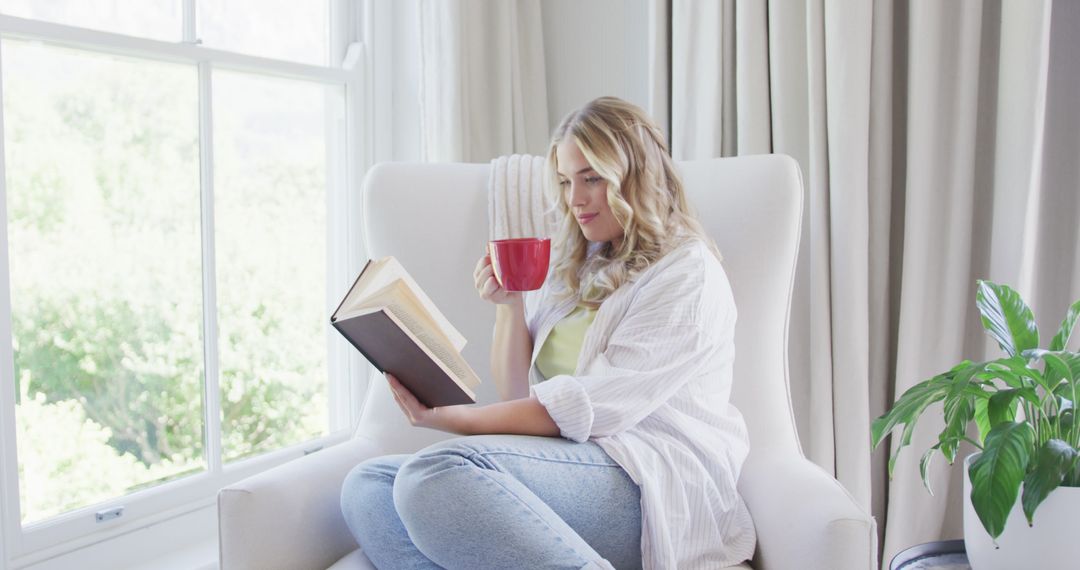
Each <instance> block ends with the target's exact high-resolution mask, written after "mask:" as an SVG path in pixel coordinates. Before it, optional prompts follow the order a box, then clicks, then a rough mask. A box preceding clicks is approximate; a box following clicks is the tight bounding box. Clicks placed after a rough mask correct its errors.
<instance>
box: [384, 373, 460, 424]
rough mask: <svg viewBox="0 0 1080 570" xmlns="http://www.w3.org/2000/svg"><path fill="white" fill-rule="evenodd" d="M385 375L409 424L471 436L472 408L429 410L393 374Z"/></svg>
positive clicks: (456, 407) (453, 407)
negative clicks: (470, 415)
mask: <svg viewBox="0 0 1080 570" xmlns="http://www.w3.org/2000/svg"><path fill="white" fill-rule="evenodd" d="M385 375H386V380H387V381H389V382H390V391H391V392H393V394H394V399H395V400H397V403H398V406H400V407H401V411H403V412H405V415H406V416H407V417H408V418H409V423H411V424H412V425H414V426H417V427H426V428H431V429H437V430H440V431H446V432H450V433H456V434H458V435H469V433H468V425H469V414H470V413H472V408H469V407H467V406H442V407H438V408H429V407H427V406H425V405H424V404H423V403H421V402H420V400H417V399H416V396H414V395H413V393H412V392H411V391H409V389H408V388H406V387H405V385H404V384H402V383H401V382H400V381H399V380H398V379H397V378H395V377H394V375H393V374H390V373H389V372H387V373H386V374H385Z"/></svg>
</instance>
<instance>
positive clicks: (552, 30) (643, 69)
mask: <svg viewBox="0 0 1080 570" xmlns="http://www.w3.org/2000/svg"><path fill="white" fill-rule="evenodd" d="M648 2H649V0H625V1H623V0H543V2H542V5H541V6H542V12H543V18H544V68H545V70H546V73H547V85H548V89H547V96H548V121H549V122H550V123H551V127H552V128H554V127H555V126H556V125H558V123H559V121H561V120H562V118H563V116H565V115H566V114H567V113H569V112H570V111H573V110H574V109H576V108H578V107H580V106H581V105H583V104H585V103H587V102H588V101H589V100H591V99H594V98H596V97H599V96H601V95H614V96H616V97H620V98H623V99H626V100H627V101H630V102H631V103H635V104H637V105H640V106H641V107H643V108H647V106H648V61H649V60H648V47H649V42H648V35H647V34H648Z"/></svg>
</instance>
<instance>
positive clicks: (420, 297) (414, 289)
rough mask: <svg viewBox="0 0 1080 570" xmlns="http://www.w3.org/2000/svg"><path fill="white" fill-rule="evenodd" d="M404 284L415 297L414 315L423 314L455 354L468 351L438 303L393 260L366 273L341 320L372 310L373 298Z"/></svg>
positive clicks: (348, 299)
mask: <svg viewBox="0 0 1080 570" xmlns="http://www.w3.org/2000/svg"><path fill="white" fill-rule="evenodd" d="M396 280H400V281H401V282H402V283H403V284H404V285H405V286H406V287H407V288H408V290H409V291H410V292H411V293H412V295H411V298H410V299H409V301H410V304H413V305H414V310H413V312H414V313H417V314H421V315H423V316H424V318H426V319H430V321H431V323H432V324H433V325H434V326H435V327H436V328H437V329H438V330H439V332H440V333H441V334H442V335H443V336H445V337H446V338H447V339H448V340H449V341H450V344H451V345H452V346H453V347H454V350H455V351H457V352H461V351H462V350H464V349H465V344H466V342H467V341H466V339H465V336H464V335H462V334H461V332H459V331H458V330H457V329H456V328H454V326H453V325H452V324H450V321H449V320H448V319H447V318H446V316H444V315H443V314H442V311H440V310H439V308H438V307H436V306H435V303H434V302H433V301H432V300H431V299H430V298H429V297H428V296H427V294H426V293H424V290H423V289H421V288H420V285H419V284H417V283H416V281H415V280H414V279H413V278H412V276H411V275H409V272H408V271H406V270H405V267H404V266H402V265H401V263H400V262H398V260H397V259H396V258H394V257H393V256H388V257H384V258H382V259H379V260H377V261H371V262H370V263H369V265H368V266H367V267H366V268H365V270H364V271H363V273H361V275H360V277H359V278H358V279H357V282H356V284H354V285H353V288H352V289H351V290H350V291H349V293H348V294H347V295H346V300H345V301H344V302H343V303H342V305H341V308H340V309H339V311H338V312H339V314H338V315H337V318H345V317H347V316H348V314H349V313H355V312H356V311H358V310H361V309H362V308H364V307H371V306H372V304H371V303H370V302H369V301H370V299H369V297H371V296H373V295H377V294H378V293H379V292H380V291H381V290H382V289H385V288H386V287H387V286H389V285H390V284H391V283H393V282H394V281H396Z"/></svg>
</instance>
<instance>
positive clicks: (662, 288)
mask: <svg viewBox="0 0 1080 570" xmlns="http://www.w3.org/2000/svg"><path fill="white" fill-rule="evenodd" d="M556 281H557V280H556V279H555V276H554V275H549V276H548V280H547V281H546V282H545V284H544V287H543V288H541V289H540V290H538V291H534V292H530V293H527V294H526V295H525V318H526V322H527V323H528V326H529V333H530V334H531V336H532V338H533V355H532V360H533V363H534V365H533V367H532V368H531V370H530V384H531V388H530V392H531V394H532V395H535V396H536V397H537V398H538V399H539V400H540V403H542V404H543V405H544V407H545V408H546V409H547V411H548V413H549V414H550V415H551V418H552V419H553V420H554V421H555V423H556V424H557V425H558V426H559V430H560V431H561V433H562V436H563V437H565V438H567V439H570V440H573V441H577V442H584V441H586V440H590V439H591V440H593V441H595V442H596V443H597V444H598V445H599V446H600V447H601V448H602V449H604V451H606V452H607V453H608V455H610V456H611V458H612V459H614V460H615V461H616V462H618V464H619V465H620V466H622V468H623V469H625V470H626V472H627V474H629V476H630V477H631V478H632V479H633V480H634V482H635V483H637V484H638V486H639V487H640V489H641V510H642V531H641V551H642V560H643V562H644V567H645V568H646V570H648V569H672V568H680V569H691V568H693V569H696V568H723V567H725V566H733V565H736V564H738V563H740V562H742V561H744V560H747V559H749V558H750V557H751V556H753V553H754V545H755V534H754V525H753V522H752V520H751V518H750V513H749V512H748V511H747V509H746V505H745V504H744V503H743V500H742V498H741V497H740V496H739V495H738V492H737V491H736V486H735V485H736V482H737V481H738V479H739V470H740V469H741V467H742V464H743V461H744V460H745V459H746V455H747V453H748V451H749V445H750V441H749V438H748V437H747V433H746V425H745V423H744V422H743V418H742V415H741V414H740V413H739V411H738V410H736V409H735V407H734V406H732V405H731V403H730V401H729V400H730V394H731V370H732V361H733V359H734V357H735V341H734V336H735V317H736V312H735V302H734V299H733V297H732V294H731V286H730V285H729V283H728V280H727V276H726V275H725V274H724V270H723V267H721V265H720V262H719V260H717V259H716V257H715V256H714V255H713V254H712V252H711V251H710V250H709V249H708V247H707V246H706V245H705V244H704V243H702V242H701V241H700V240H693V241H690V242H688V243H686V244H683V245H681V246H680V247H678V248H677V249H675V250H673V251H672V252H670V253H668V254H667V255H665V256H664V257H663V258H662V259H660V260H658V261H657V262H655V263H654V264H653V266H652V267H649V268H648V269H646V270H645V271H643V272H642V273H640V274H639V275H638V276H637V278H636V279H634V280H633V281H632V282H629V283H625V284H624V285H623V286H621V287H620V288H619V289H618V290H617V291H615V292H614V293H613V294H612V295H611V296H610V297H608V299H606V300H605V301H604V302H603V303H602V304H601V305H600V309H599V311H598V312H597V314H596V319H595V320H594V321H593V324H592V326H591V327H590V328H589V331H588V333H587V334H586V336H585V339H584V342H583V343H582V347H581V354H580V356H579V357H578V365H577V370H576V371H575V373H574V374H573V375H558V376H554V377H552V378H550V379H548V380H546V381H545V380H544V379H543V376H542V375H541V374H540V373H539V371H538V370H537V369H536V366H535V362H536V356H537V354H538V353H539V351H540V348H541V347H542V346H543V345H544V340H545V339H546V337H547V335H548V333H549V332H550V331H551V329H552V327H553V326H554V325H555V323H557V322H558V321H559V320H560V319H562V318H563V317H565V316H566V315H567V314H568V313H569V312H570V311H571V310H572V309H573V307H574V305H575V303H574V301H573V300H569V301H563V302H557V301H556V300H554V298H553V296H552V294H553V290H554V289H556V288H558V287H562V284H561V283H559V282H556Z"/></svg>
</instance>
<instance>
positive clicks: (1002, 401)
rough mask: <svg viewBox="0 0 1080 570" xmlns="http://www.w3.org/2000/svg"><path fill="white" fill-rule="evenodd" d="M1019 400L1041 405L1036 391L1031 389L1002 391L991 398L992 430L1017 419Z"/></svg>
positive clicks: (989, 410)
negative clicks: (1022, 399) (1017, 403)
mask: <svg viewBox="0 0 1080 570" xmlns="http://www.w3.org/2000/svg"><path fill="white" fill-rule="evenodd" d="M1017 398H1024V399H1027V400H1028V401H1030V402H1032V403H1034V404H1038V403H1039V397H1038V395H1036V393H1035V390H1033V389H1031V388H1023V389H1016V388H1009V389H1008V390H1001V391H1000V392H998V393H997V394H994V395H993V396H990V404H989V409H988V414H989V416H990V427H991V428H993V427H994V426H996V425H998V424H1003V423H1009V422H1012V421H1013V420H1015V419H1016V399H1017Z"/></svg>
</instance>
